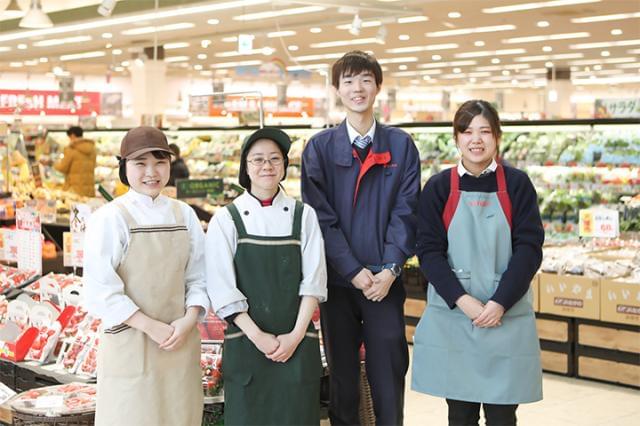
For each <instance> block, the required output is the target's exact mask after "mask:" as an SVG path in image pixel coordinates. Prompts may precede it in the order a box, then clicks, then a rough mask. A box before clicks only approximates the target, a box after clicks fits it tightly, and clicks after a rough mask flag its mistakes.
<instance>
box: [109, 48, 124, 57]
mask: <svg viewBox="0 0 640 426" xmlns="http://www.w3.org/2000/svg"><path fill="white" fill-rule="evenodd" d="M111 53H113V55H115V56H118V55H122V49H113V50H112V51H111Z"/></svg>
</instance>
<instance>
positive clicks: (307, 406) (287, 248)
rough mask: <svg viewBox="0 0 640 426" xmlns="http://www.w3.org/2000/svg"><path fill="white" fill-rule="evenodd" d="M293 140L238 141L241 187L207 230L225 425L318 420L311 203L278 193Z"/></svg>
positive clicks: (317, 280)
mask: <svg viewBox="0 0 640 426" xmlns="http://www.w3.org/2000/svg"><path fill="white" fill-rule="evenodd" d="M290 145H291V140H290V139H289V136H287V134H286V133H284V132H282V131H281V130H278V129H273V128H264V129H260V130H258V131H256V132H254V133H253V134H252V135H251V136H249V137H248V138H247V140H246V141H245V142H244V144H243V146H242V153H241V160H240V161H241V163H240V175H239V181H240V184H241V185H242V186H243V187H244V188H246V189H247V192H245V193H244V194H242V195H241V196H239V197H238V198H236V199H235V200H234V201H233V203H231V204H229V205H228V206H226V207H225V208H223V209H220V210H219V211H218V212H217V213H216V215H215V216H214V217H213V218H212V219H211V222H210V223H209V228H208V231H207V236H206V243H205V247H206V268H207V289H208V291H209V296H210V297H211V301H212V305H213V308H214V311H215V312H216V314H217V315H218V316H219V317H221V318H225V319H226V320H227V321H228V323H229V327H228V328H227V330H226V333H225V342H224V352H223V362H222V368H223V374H224V381H225V383H224V388H225V410H224V415H225V419H224V421H225V424H226V425H313V424H315V425H317V424H319V422H320V414H319V401H320V394H319V392H320V376H321V363H320V348H319V340H318V334H317V332H316V331H315V329H314V328H313V325H312V324H311V316H312V314H313V312H314V310H315V309H316V307H317V305H318V302H323V301H324V300H326V295H327V288H326V264H325V258H324V245H323V241H322V234H321V231H320V227H319V225H318V220H317V218H316V214H315V212H314V210H313V209H312V208H311V207H309V206H307V205H303V204H302V203H300V202H299V201H296V200H294V199H293V198H290V197H288V196H286V195H285V194H284V193H283V190H282V189H281V188H280V186H279V183H280V181H281V180H283V179H284V178H285V176H286V170H287V166H288V162H289V161H288V158H287V153H288V152H289V147H290Z"/></svg>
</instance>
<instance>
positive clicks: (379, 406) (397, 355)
mask: <svg viewBox="0 0 640 426" xmlns="http://www.w3.org/2000/svg"><path fill="white" fill-rule="evenodd" d="M404 299H405V291H404V287H403V286H402V282H401V281H400V280H396V282H394V283H393V284H392V285H391V289H390V290H389V294H388V295H387V297H386V298H385V299H384V300H383V301H382V302H371V301H369V300H367V299H366V298H365V297H364V295H363V294H362V292H361V291H360V290H355V289H351V288H346V287H338V286H333V285H331V284H330V285H329V297H328V300H327V302H326V303H323V304H322V305H321V309H322V316H321V319H322V332H323V336H324V342H325V352H326V354H327V360H328V362H329V383H330V403H329V419H330V420H331V424H332V425H334V426H335V425H357V424H359V423H360V422H359V416H358V406H359V405H358V404H359V400H360V393H359V384H360V360H359V349H360V345H361V344H362V342H364V344H365V348H366V367H367V379H368V380H369V384H370V386H371V397H372V399H373V406H374V411H375V415H376V425H379V426H381V425H401V424H402V422H403V408H404V384H405V375H406V374H407V369H408V366H409V351H408V348H407V339H406V337H405V323H404Z"/></svg>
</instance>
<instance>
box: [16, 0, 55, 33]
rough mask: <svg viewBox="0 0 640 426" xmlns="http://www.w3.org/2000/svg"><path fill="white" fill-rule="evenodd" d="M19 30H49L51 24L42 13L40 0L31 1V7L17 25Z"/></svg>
mask: <svg viewBox="0 0 640 426" xmlns="http://www.w3.org/2000/svg"><path fill="white" fill-rule="evenodd" d="M18 26H19V27H20V28H51V27H53V22H51V19H49V17H48V16H47V14H46V13H44V12H43V11H42V6H41V5H40V0H31V7H30V8H29V10H28V11H27V14H26V15H24V17H23V18H22V19H21V20H20V23H19V24H18Z"/></svg>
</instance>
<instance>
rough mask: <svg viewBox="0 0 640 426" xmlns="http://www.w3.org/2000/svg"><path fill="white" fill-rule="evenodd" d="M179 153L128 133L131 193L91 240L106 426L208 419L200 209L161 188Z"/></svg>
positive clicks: (88, 266) (88, 265)
mask: <svg viewBox="0 0 640 426" xmlns="http://www.w3.org/2000/svg"><path fill="white" fill-rule="evenodd" d="M170 152H171V151H170V149H169V146H168V144H167V139H166V137H165V136H164V134H163V133H162V132H161V131H159V130H157V129H155V128H151V127H138V128H135V129H133V130H131V131H129V132H128V133H127V135H126V136H125V137H124V139H123V141H122V145H121V148H120V154H121V155H120V157H121V160H120V179H121V180H122V181H123V183H125V184H127V185H129V186H130V188H131V190H130V191H129V192H128V193H127V194H125V195H123V196H122V197H119V198H117V199H116V200H114V201H113V202H111V203H109V204H107V205H106V206H104V207H102V208H100V209H99V210H98V211H96V212H95V213H94V214H93V215H92V217H91V219H90V222H89V226H88V227H87V233H86V236H85V256H84V285H85V303H86V307H87V309H88V310H89V312H90V313H91V314H93V315H95V316H97V317H99V318H101V319H102V325H103V333H102V335H101V336H100V346H99V350H98V393H97V407H96V425H98V426H113V425H118V426H128V425H130V426H142V425H154V426H155V425H158V426H161V425H167V426H169V425H181V426H182V425H185V426H196V425H200V424H201V422H202V408H203V392H202V385H201V371H200V337H199V334H198V331H197V328H196V327H195V325H196V322H197V320H198V318H199V317H200V316H201V315H202V314H204V312H205V311H206V308H207V307H208V305H209V302H208V297H207V294H206V290H205V284H204V258H203V242H204V234H203V231H202V227H201V226H200V222H199V221H198V218H197V217H196V215H195V212H194V211H193V210H192V209H191V208H190V207H189V206H188V205H186V204H184V203H182V202H179V201H176V200H172V199H170V198H167V197H165V196H163V195H160V191H161V190H162V189H163V188H164V186H165V185H166V184H167V181H168V179H169V164H170V159H171V157H170Z"/></svg>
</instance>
